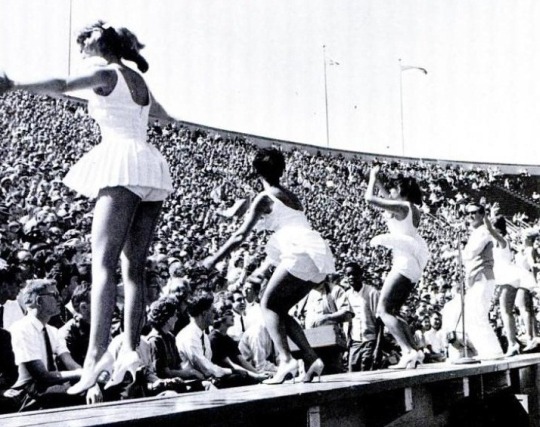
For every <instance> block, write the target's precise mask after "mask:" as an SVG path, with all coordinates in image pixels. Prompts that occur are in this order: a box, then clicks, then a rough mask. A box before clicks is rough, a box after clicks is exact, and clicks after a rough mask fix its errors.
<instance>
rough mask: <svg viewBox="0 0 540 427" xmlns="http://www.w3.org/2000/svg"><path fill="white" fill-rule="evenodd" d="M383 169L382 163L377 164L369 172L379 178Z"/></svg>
mask: <svg viewBox="0 0 540 427" xmlns="http://www.w3.org/2000/svg"><path fill="white" fill-rule="evenodd" d="M380 171H381V166H380V165H375V166H373V167H372V168H371V171H370V172H369V175H370V176H371V177H373V178H377V175H378V174H379V172H380Z"/></svg>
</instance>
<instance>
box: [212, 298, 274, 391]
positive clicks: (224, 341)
mask: <svg viewBox="0 0 540 427" xmlns="http://www.w3.org/2000/svg"><path fill="white" fill-rule="evenodd" d="M233 322H234V321H233V310H232V307H231V306H230V305H227V304H222V305H220V306H219V307H218V308H217V309H216V317H215V319H214V325H213V326H214V328H213V330H212V332H210V336H209V338H210V345H211V347H212V362H214V363H215V364H216V365H219V366H222V367H224V368H230V369H232V370H233V372H235V373H236V374H239V376H240V377H243V378H244V381H245V385H250V384H258V383H259V382H260V381H263V380H265V379H266V378H268V376H267V375H264V374H261V373H259V372H258V371H257V369H256V368H255V367H254V366H253V365H251V364H250V363H249V362H247V361H246V359H244V357H243V356H242V354H241V353H240V350H239V349H238V343H237V342H236V341H235V340H234V339H233V338H231V337H230V336H229V335H227V330H228V329H229V328H230V327H231V326H232V324H233Z"/></svg>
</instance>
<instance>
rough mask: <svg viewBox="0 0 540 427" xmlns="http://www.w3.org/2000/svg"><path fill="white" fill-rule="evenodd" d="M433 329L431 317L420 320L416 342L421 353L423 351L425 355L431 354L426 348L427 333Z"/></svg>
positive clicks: (416, 332)
mask: <svg viewBox="0 0 540 427" xmlns="http://www.w3.org/2000/svg"><path fill="white" fill-rule="evenodd" d="M430 329H431V320H430V316H427V315H425V316H423V317H422V318H421V320H420V325H419V328H417V329H416V330H415V331H414V342H415V343H416V346H417V347H418V350H419V351H422V352H423V353H424V355H425V354H426V353H429V350H428V349H427V348H426V338H425V333H426V332H427V331H429V330H430Z"/></svg>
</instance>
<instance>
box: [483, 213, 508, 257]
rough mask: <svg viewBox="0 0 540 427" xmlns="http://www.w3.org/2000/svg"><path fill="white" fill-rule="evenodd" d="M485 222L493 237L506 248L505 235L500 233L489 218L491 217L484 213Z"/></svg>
mask: <svg viewBox="0 0 540 427" xmlns="http://www.w3.org/2000/svg"><path fill="white" fill-rule="evenodd" d="M484 224H485V226H486V228H487V230H488V231H489V234H491V235H492V236H493V238H494V239H495V240H496V241H497V243H498V244H499V246H501V247H502V248H503V249H504V248H506V245H507V243H506V239H505V238H504V236H503V235H502V234H501V233H499V232H498V231H497V230H496V229H495V228H494V227H493V224H491V221H490V220H489V217H488V216H487V215H484Z"/></svg>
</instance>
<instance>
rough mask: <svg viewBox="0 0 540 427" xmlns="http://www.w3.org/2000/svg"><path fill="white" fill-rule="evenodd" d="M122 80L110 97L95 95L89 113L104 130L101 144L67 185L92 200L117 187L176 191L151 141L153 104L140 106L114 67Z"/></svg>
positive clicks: (73, 170) (75, 167)
mask: <svg viewBox="0 0 540 427" xmlns="http://www.w3.org/2000/svg"><path fill="white" fill-rule="evenodd" d="M112 68H113V69H114V70H115V71H116V73H117V75H118V80H117V83H116V86H115V88H114V89H113V90H112V92H111V93H110V94H109V95H107V96H101V95H97V94H95V93H93V96H92V97H91V98H90V99H89V101H88V112H89V114H90V116H91V117H92V118H94V119H95V120H96V122H97V123H98V125H99V127H100V130H101V136H102V139H101V143H99V144H98V145H96V146H95V147H94V148H92V149H91V150H90V151H89V152H88V153H87V154H85V155H84V156H83V157H82V158H81V159H80V160H79V161H78V162H77V163H76V164H75V165H73V166H72V168H71V169H70V171H69V172H68V174H67V175H66V177H65V178H64V183H65V184H66V185H67V186H68V187H70V188H72V189H73V190H75V191H77V192H79V193H81V194H84V195H86V196H88V197H96V196H97V194H98V192H99V190H100V189H101V188H105V187H114V186H140V187H146V188H153V189H158V190H164V191H166V192H168V193H170V192H172V191H173V187H172V179H171V176H170V174H169V167H168V165H167V162H166V160H165V158H164V157H163V156H162V155H161V153H160V152H159V150H158V149H157V148H156V147H154V146H153V145H151V144H149V143H148V142H147V126H148V115H149V112H150V103H149V104H148V105H145V106H140V105H138V104H136V103H135V102H134V101H133V98H132V96H131V93H130V90H129V87H128V85H127V82H126V80H125V78H124V75H123V74H122V72H121V71H120V67H118V66H114V67H112Z"/></svg>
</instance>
